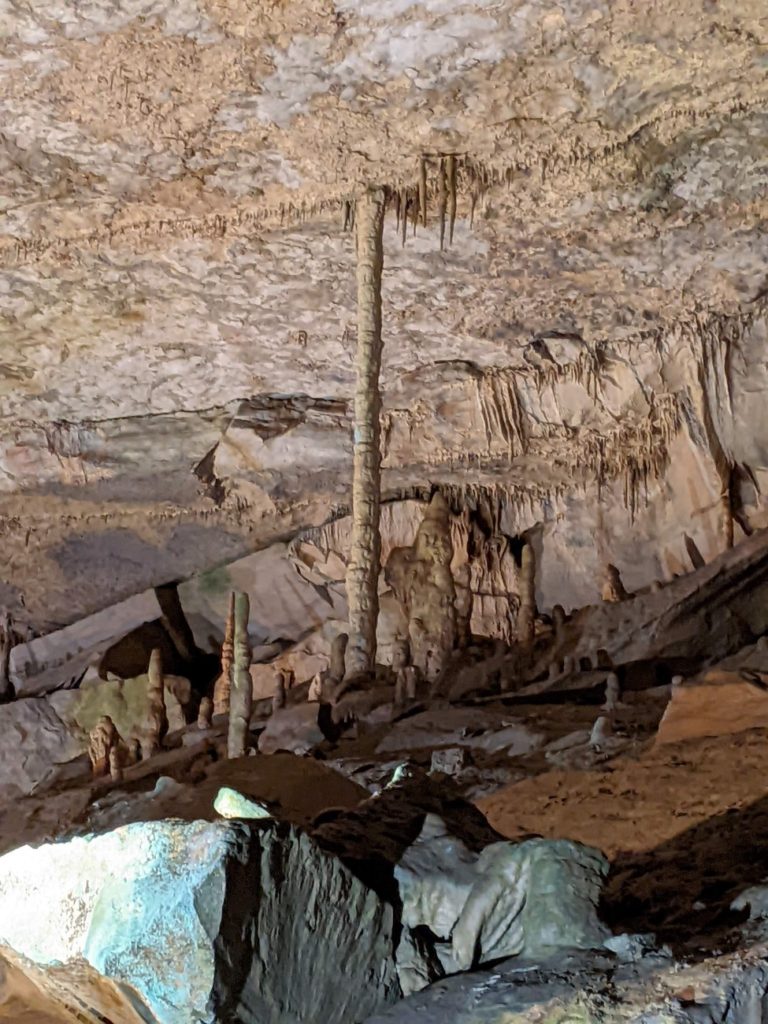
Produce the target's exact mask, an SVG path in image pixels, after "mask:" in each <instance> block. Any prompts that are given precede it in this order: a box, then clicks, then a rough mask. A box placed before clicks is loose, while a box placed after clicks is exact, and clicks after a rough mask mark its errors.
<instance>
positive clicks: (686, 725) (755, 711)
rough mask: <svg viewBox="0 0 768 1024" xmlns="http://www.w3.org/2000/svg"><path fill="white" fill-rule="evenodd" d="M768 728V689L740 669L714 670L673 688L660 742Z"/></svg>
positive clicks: (659, 733) (657, 741) (657, 738)
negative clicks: (746, 678) (761, 686)
mask: <svg viewBox="0 0 768 1024" xmlns="http://www.w3.org/2000/svg"><path fill="white" fill-rule="evenodd" d="M764 728H768V690H762V689H761V688H760V687H759V686H756V685H754V684H753V683H750V682H747V681H746V680H745V679H742V678H741V676H739V674H738V673H736V672H723V671H712V672H708V673H706V674H705V675H704V676H702V677H700V678H699V679H698V680H695V681H691V682H689V683H683V684H682V685H680V686H675V687H673V688H672V697H671V699H670V701H669V704H668V705H667V710H666V711H665V712H664V716H663V717H662V719H661V722H660V724H659V731H658V733H657V736H656V743H657V744H661V743H679V742H680V741H682V740H689V739H694V738H697V737H700V736H721V735H723V734H729V733H739V732H745V731H746V730H747V729H764Z"/></svg>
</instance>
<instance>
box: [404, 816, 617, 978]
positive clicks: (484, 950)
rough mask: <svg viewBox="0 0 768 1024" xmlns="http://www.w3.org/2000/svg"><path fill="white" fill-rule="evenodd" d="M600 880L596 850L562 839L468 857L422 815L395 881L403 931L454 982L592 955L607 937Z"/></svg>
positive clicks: (502, 846) (601, 860)
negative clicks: (500, 964)
mask: <svg viewBox="0 0 768 1024" xmlns="http://www.w3.org/2000/svg"><path fill="white" fill-rule="evenodd" d="M607 872H608V862H607V860H606V859H605V857H604V856H603V855H602V854H601V853H600V852H599V851H598V850H594V849H592V848H590V847H587V846H583V845H581V844H580V843H574V842H571V841H569V840H548V839H531V840H527V841H526V842H522V843H511V842H497V843H491V844H490V845H489V846H486V847H485V849H483V850H481V851H480V852H479V853H473V852H472V851H471V850H470V849H469V848H468V847H467V846H466V845H465V844H464V843H462V842H461V841H460V840H459V839H457V838H456V837H455V836H452V835H451V834H450V832H449V830H448V829H447V827H446V826H445V823H444V822H443V821H442V820H441V819H440V817H439V816H438V815H435V814H428V815H427V816H426V818H425V820H424V826H423V828H422V831H421V834H420V835H419V837H418V839H417V840H416V841H415V842H414V843H413V844H412V845H411V846H410V847H409V848H408V849H407V850H406V851H405V852H404V854H403V856H402V858H401V859H400V861H399V863H398V864H397V866H396V867H395V879H396V880H397V884H398V888H399V894H400V900H401V902H402V918H403V923H404V924H405V925H407V926H408V927H409V928H411V929H419V928H426V929H428V930H429V932H430V933H431V934H432V935H433V936H434V937H435V939H436V940H437V941H436V943H435V952H436V954H437V956H438V957H439V959H440V961H441V963H442V965H443V969H444V972H445V973H446V974H454V973H456V972H457V971H463V970H468V969H469V968H472V967H477V966H479V965H481V964H484V963H490V962H491V961H494V960H499V959H502V958H504V957H510V956H523V957H526V958H529V959H537V958H543V959H546V958H547V957H549V956H551V955H552V954H553V953H554V952H555V951H556V950H559V949H564V948H565V949H595V948H599V947H600V946H602V944H603V942H604V940H605V938H606V937H607V935H608V931H607V929H606V928H605V927H604V926H603V925H602V924H601V923H600V921H599V920H598V917H597V903H598V900H599V897H600V891H601V888H602V883H603V879H604V877H605V875H606V874H607ZM409 954H410V955H411V959H412V951H410V950H409ZM409 988H410V989H411V991H414V989H413V987H412V984H410V983H409Z"/></svg>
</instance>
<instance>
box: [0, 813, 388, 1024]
mask: <svg viewBox="0 0 768 1024" xmlns="http://www.w3.org/2000/svg"><path fill="white" fill-rule="evenodd" d="M0 945H2V946H3V947H5V948H6V949H7V950H8V951H9V953H8V956H9V958H10V959H12V960H14V961H15V962H16V964H17V966H19V967H21V968H22V969H24V965H25V963H26V964H27V965H28V967H29V962H30V961H31V965H32V967H31V969H32V970H34V971H35V973H36V975H37V976H38V978H42V979H43V985H44V987H45V988H46V989H47V990H48V991H49V992H50V994H51V995H53V996H54V997H56V998H58V999H61V998H62V993H63V992H68V993H69V995H70V996H71V998H72V999H73V1000H75V1002H76V1003H79V1005H81V1006H85V1007H87V1006H89V1005H90V1006H93V1005H94V992H95V990H96V989H97V988H98V986H99V983H101V985H102V988H103V986H104V985H107V986H114V992H115V998H116V999H118V1000H119V999H122V1001H123V1003H124V1006H121V1008H120V1009H119V1010H115V1019H119V1020H123V1019H125V1020H134V1019H135V1017H136V1014H138V1017H139V1019H141V1020H143V1021H146V1022H149V1024H220V1022H223V1021H237V1022H238V1024H306V1022H308V1021H323V1022H324V1024H356V1022H358V1021H360V1020H363V1019H364V1018H365V1017H367V1016H368V1015H369V1014H371V1013H373V1012H375V1011H377V1010H378V1009H380V1008H382V1007H383V1006H385V1005H386V1004H387V1003H389V1002H392V1001H393V1000H395V999H397V998H398V997H399V996H400V987H399V984H398V981H397V976H396V972H395V965H394V957H393V948H394V947H393V913H392V909H391V907H389V906H388V905H387V904H385V903H383V902H382V901H381V900H380V899H379V898H378V897H377V896H376V895H375V894H374V893H373V892H372V891H371V890H370V889H368V888H367V887H366V886H364V885H363V884H362V883H361V882H360V881H359V880H358V879H356V878H355V877H354V876H353V875H352V874H351V873H350V872H349V871H348V870H347V869H346V868H345V867H344V866H343V865H342V864H341V863H340V861H339V860H337V859H336V858H335V857H333V856H329V855H328V854H326V853H324V852H323V851H322V850H320V849H319V848H318V847H317V846H316V844H315V843H314V842H313V840H312V839H311V838H310V837H309V836H308V835H306V834H304V833H301V832H299V831H297V830H296V829H294V828H292V827H291V826H288V825H285V824H281V823H280V824H279V823H276V822H263V823H262V822H259V823H258V824H256V823H252V824H246V823H244V822H215V823H208V822H199V821H198V822H182V821H175V820H174V821H156V822H140V823H137V824H132V825H126V826H124V827H122V828H118V829H116V830H115V831H113V832H108V833H105V834H102V835H88V836H85V837H80V838H72V839H69V840H67V841H64V842H59V843H53V844H48V845H44V846H40V847H37V848H36V849H32V848H29V847H23V848H20V849H17V850H14V851H13V852H11V853H8V854H6V855H5V856H4V857H2V858H0ZM111 1017H112V1014H110V1018H111Z"/></svg>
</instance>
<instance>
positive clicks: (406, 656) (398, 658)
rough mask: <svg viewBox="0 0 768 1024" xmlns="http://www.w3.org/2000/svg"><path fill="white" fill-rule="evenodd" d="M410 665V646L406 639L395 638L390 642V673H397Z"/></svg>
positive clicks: (401, 637)
mask: <svg viewBox="0 0 768 1024" xmlns="http://www.w3.org/2000/svg"><path fill="white" fill-rule="evenodd" d="M410 663H411V645H410V643H409V642H408V639H407V637H404V636H397V637H395V639H394V640H393V641H392V671H393V672H399V671H400V669H402V668H405V667H406V666H407V665H410Z"/></svg>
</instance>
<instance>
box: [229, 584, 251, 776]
mask: <svg viewBox="0 0 768 1024" xmlns="http://www.w3.org/2000/svg"><path fill="white" fill-rule="evenodd" d="M249 615H250V601H249V599H248V595H247V594H237V595H236V597H235V604H234V619H235V636H234V660H233V664H232V689H231V691H230V698H229V733H228V736H227V756H228V757H244V756H245V754H246V752H247V748H248V729H249V726H250V722H251V709H252V706H253V689H252V687H253V684H252V682H251V672H250V668H251V644H250V641H249V639H248V618H249Z"/></svg>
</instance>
